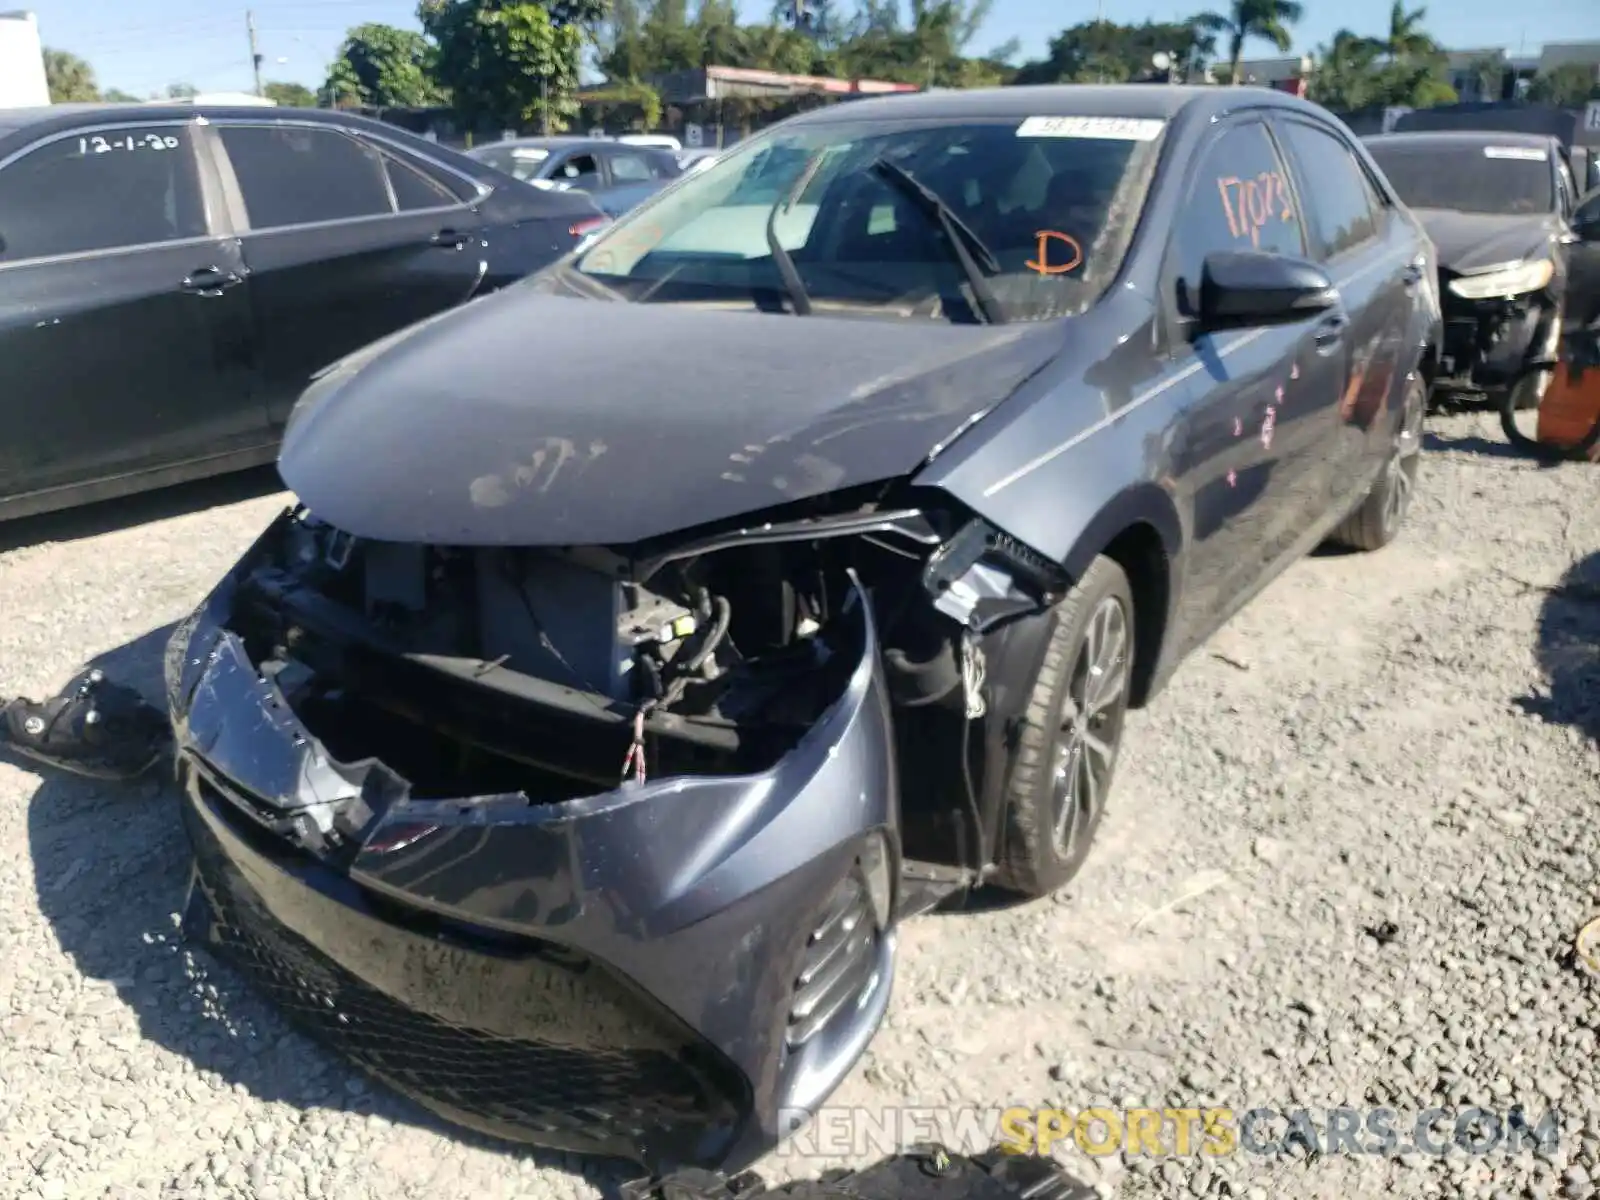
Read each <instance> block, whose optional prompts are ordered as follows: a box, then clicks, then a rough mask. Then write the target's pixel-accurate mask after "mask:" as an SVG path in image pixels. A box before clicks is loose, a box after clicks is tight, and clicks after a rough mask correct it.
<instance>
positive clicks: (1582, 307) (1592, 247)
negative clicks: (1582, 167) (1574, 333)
mask: <svg viewBox="0 0 1600 1200" xmlns="http://www.w3.org/2000/svg"><path fill="white" fill-rule="evenodd" d="M1572 224H1573V228H1574V229H1577V230H1579V231H1582V237H1583V238H1584V239H1585V240H1580V241H1576V242H1573V243H1572V244H1571V245H1569V246H1568V247H1567V297H1566V325H1567V328H1568V329H1584V328H1587V327H1588V326H1590V325H1593V324H1594V323H1595V322H1597V321H1600V190H1596V191H1593V192H1590V193H1589V194H1588V195H1587V196H1585V197H1583V199H1581V200H1580V201H1579V202H1578V207H1577V208H1576V209H1575V210H1574V211H1573V214H1572ZM1589 238H1593V239H1595V240H1592V241H1591V240H1587V239H1589Z"/></svg>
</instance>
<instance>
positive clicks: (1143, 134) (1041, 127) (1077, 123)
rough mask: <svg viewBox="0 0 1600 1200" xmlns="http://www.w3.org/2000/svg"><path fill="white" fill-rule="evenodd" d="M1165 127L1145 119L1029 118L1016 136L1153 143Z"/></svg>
mask: <svg viewBox="0 0 1600 1200" xmlns="http://www.w3.org/2000/svg"><path fill="white" fill-rule="evenodd" d="M1164 124H1165V122H1164V121H1159V120H1154V119H1150V118H1145V117H1029V118H1028V119H1027V120H1026V121H1024V122H1023V123H1022V124H1021V125H1018V126H1017V136H1018V137H1058V138H1107V139H1110V140H1113V141H1119V142H1153V141H1155V140H1156V138H1157V137H1159V136H1160V135H1161V127H1162V125H1164Z"/></svg>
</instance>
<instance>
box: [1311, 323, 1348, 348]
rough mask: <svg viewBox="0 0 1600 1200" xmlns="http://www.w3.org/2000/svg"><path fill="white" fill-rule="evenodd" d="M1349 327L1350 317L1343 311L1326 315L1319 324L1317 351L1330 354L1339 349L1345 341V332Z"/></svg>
mask: <svg viewBox="0 0 1600 1200" xmlns="http://www.w3.org/2000/svg"><path fill="white" fill-rule="evenodd" d="M1348 328H1350V318H1349V317H1347V316H1345V315H1344V314H1343V313H1335V314H1334V315H1333V316H1331V317H1324V318H1323V319H1322V320H1321V321H1320V322H1319V323H1318V324H1317V332H1316V343H1317V353H1319V354H1328V353H1331V352H1332V351H1334V350H1335V349H1337V348H1338V346H1339V343H1340V342H1342V341H1344V332H1345V330H1346V329H1348Z"/></svg>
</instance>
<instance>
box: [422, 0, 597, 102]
mask: <svg viewBox="0 0 1600 1200" xmlns="http://www.w3.org/2000/svg"><path fill="white" fill-rule="evenodd" d="M418 15H419V16H420V17H421V18H422V27H423V29H424V30H426V32H427V34H428V36H429V37H431V38H432V39H433V41H434V42H435V44H436V45H437V46H438V54H437V57H436V58H435V61H434V76H435V78H436V79H437V81H438V82H439V83H440V84H441V85H442V86H444V87H446V88H448V89H449V90H450V94H451V97H452V101H453V103H454V105H455V107H456V109H457V111H458V112H460V113H461V115H462V116H463V117H464V118H465V119H466V120H467V121H469V122H471V123H477V122H479V121H483V120H492V121H494V122H496V123H498V124H500V125H502V126H505V127H514V126H518V125H521V124H522V123H524V122H531V121H537V122H538V124H539V125H540V127H541V128H543V129H544V130H546V131H554V130H559V129H564V128H565V127H566V124H567V122H568V121H569V120H570V119H571V118H572V117H573V116H575V115H576V114H577V111H578V103H577V98H576V94H577V90H578V63H579V56H580V55H581V54H582V51H583V47H584V44H585V42H586V41H587V40H589V38H590V37H591V35H592V34H593V32H594V31H595V30H596V28H597V25H598V22H599V21H600V20H601V18H603V17H604V15H605V9H604V6H603V4H602V3H600V0H567V2H565V3H560V4H552V5H551V6H550V7H549V8H546V7H545V6H543V5H541V4H529V3H517V2H516V0H423V3H422V7H421V8H420V9H419V10H418Z"/></svg>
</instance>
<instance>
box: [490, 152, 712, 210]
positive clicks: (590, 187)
mask: <svg viewBox="0 0 1600 1200" xmlns="http://www.w3.org/2000/svg"><path fill="white" fill-rule="evenodd" d="M467 153H468V154H469V155H470V156H471V157H473V158H475V159H477V160H478V161H479V162H481V163H486V164H487V165H489V166H491V167H494V168H495V169H496V170H499V171H504V172H505V173H506V174H508V175H515V176H516V177H517V178H518V179H520V180H522V181H523V182H524V183H531V184H533V185H535V186H536V187H540V188H543V189H547V190H562V191H568V190H572V191H582V192H586V193H588V195H589V196H591V197H592V198H593V199H594V202H595V203H596V204H597V205H599V207H600V208H601V210H602V211H604V212H605V213H606V214H607V215H608V216H612V217H618V216H621V215H622V214H623V213H625V212H627V211H628V210H629V209H630V208H632V207H633V206H634V205H636V204H638V203H639V202H640V201H642V200H645V199H647V198H649V197H650V196H653V195H655V194H656V193H657V192H658V191H660V190H661V189H662V188H664V187H665V186H666V185H667V184H669V183H671V182H672V181H673V180H674V179H676V178H677V177H678V176H679V175H680V174H681V173H682V172H680V171H679V169H678V163H677V160H676V158H674V156H673V155H672V153H671V152H670V151H667V150H660V149H657V148H655V147H652V146H630V145H627V144H626V143H624V142H620V141H617V140H615V139H612V138H578V137H548V138H510V139H507V140H506V141H503V142H492V143H490V144H489V145H487V146H477V147H474V148H473V149H471V150H468V151H467Z"/></svg>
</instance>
